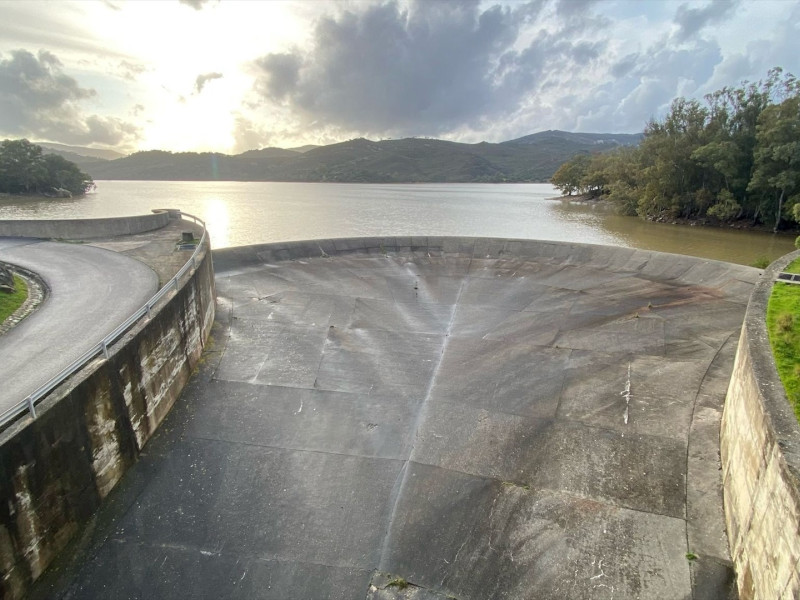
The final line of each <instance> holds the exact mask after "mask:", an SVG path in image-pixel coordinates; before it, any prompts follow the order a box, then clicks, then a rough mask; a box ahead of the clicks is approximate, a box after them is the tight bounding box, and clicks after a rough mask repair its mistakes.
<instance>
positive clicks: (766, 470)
mask: <svg viewBox="0 0 800 600" xmlns="http://www.w3.org/2000/svg"><path fill="white" fill-rule="evenodd" d="M798 257H800V252H794V253H792V254H789V255H787V256H785V257H783V258H781V259H779V260H778V261H776V262H775V263H773V264H772V265H771V266H770V267H769V269H767V270H766V272H765V273H764V275H763V276H762V278H761V280H760V281H759V283H758V284H757V285H756V288H755V289H754V291H753V294H752V296H751V298H750V303H749V304H748V307H747V314H746V316H745V322H744V325H743V327H742V335H741V338H740V340H739V349H738V351H737V355H736V362H735V365H734V370H733V375H732V377H731V383H730V387H729V388H728V395H727V398H726V401H725V409H724V412H723V417H722V428H721V433H720V450H721V456H722V478H723V489H724V498H725V520H726V524H727V528H728V540H729V542H730V550H731V556H732V558H733V561H734V565H735V567H736V572H737V578H738V584H739V595H740V598H741V599H742V600H750V599H761V598H765V599H766V598H769V599H774V598H786V599H789V598H799V597H800V425H798V422H797V419H796V418H795V415H794V413H793V411H792V408H791V406H790V405H789V402H788V400H787V398H786V394H785V392H784V389H783V385H782V384H781V381H780V378H779V377H778V373H777V371H776V369H775V363H774V360H773V357H772V351H771V349H770V345H769V338H768V335H767V328H766V309H767V303H768V301H769V296H770V293H771V291H772V283H773V281H774V279H775V276H776V275H777V273H778V272H779V271H780V270H782V269H783V268H784V267H785V266H786V265H787V264H788V263H789V262H790V261H791V260H793V259H795V258H798Z"/></svg>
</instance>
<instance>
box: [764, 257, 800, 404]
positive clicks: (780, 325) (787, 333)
mask: <svg viewBox="0 0 800 600" xmlns="http://www.w3.org/2000/svg"><path fill="white" fill-rule="evenodd" d="M798 268H800V261H795V262H794V263H793V264H792V265H790V266H789V267H787V270H788V271H790V272H797V271H798ZM767 331H768V332H769V341H770V345H771V346H772V353H773V355H774V356H775V366H776V367H777V369H778V375H780V378H781V381H782V382H783V387H784V388H785V390H786V397H787V398H788V399H789V402H791V404H792V407H793V408H794V412H795V414H796V415H797V418H798V419H800V286H798V285H794V284H791V283H781V282H777V283H775V285H774V286H773V288H772V295H771V296H770V299H769V305H768V306H767Z"/></svg>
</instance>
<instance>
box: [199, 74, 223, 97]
mask: <svg viewBox="0 0 800 600" xmlns="http://www.w3.org/2000/svg"><path fill="white" fill-rule="evenodd" d="M214 79H222V73H203V74H201V75H198V76H197V79H195V81H194V91H195V92H196V93H198V94H199V93H200V92H202V91H203V88H204V87H205V86H206V83H208V82H209V81H213V80H214Z"/></svg>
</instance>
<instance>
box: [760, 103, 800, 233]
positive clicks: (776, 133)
mask: <svg viewBox="0 0 800 600" xmlns="http://www.w3.org/2000/svg"><path fill="white" fill-rule="evenodd" d="M753 155H754V170H753V177H752V179H751V180H750V184H749V185H748V186H747V189H748V191H752V192H754V193H756V194H761V195H762V197H764V198H767V199H768V198H772V199H774V209H775V212H774V217H775V225H774V227H773V231H778V226H779V225H780V222H781V218H782V217H783V206H784V202H785V201H786V200H787V198H788V197H789V196H790V195H791V194H792V193H793V192H800V97H798V96H794V97H792V98H788V99H787V100H784V101H783V102H781V103H780V104H773V105H771V106H769V107H767V108H765V109H764V110H763V111H762V112H761V114H760V115H759V117H758V125H757V127H756V147H755V150H754V152H753ZM791 199H792V200H795V198H791Z"/></svg>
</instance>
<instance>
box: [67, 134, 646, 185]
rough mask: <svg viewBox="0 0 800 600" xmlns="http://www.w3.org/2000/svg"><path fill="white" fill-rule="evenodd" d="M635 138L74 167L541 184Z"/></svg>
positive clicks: (154, 158) (147, 155)
mask: <svg viewBox="0 0 800 600" xmlns="http://www.w3.org/2000/svg"><path fill="white" fill-rule="evenodd" d="M640 139H641V135H630V134H586V133H567V132H563V131H545V132H541V133H536V134H533V135H529V136H525V137H522V138H518V139H516V140H510V141H508V142H503V143H500V144H490V143H487V142H481V143H479V144H462V143H458V142H448V141H444V140H436V139H420V138H406V139H400V140H383V141H379V142H373V141H370V140H367V139H364V138H358V139H354V140H349V141H347V142H341V143H338V144H330V145H328V146H318V147H311V148H308V149H306V148H305V147H303V148H302V149H303V151H300V150H301V149H300V148H296V149H289V150H287V149H282V148H264V149H261V150H250V151H248V152H244V153H242V154H238V155H235V156H230V155H227V154H219V153H195V152H176V153H172V152H164V151H161V150H152V151H147V152H136V153H134V154H131V155H130V156H126V157H123V158H117V159H116V160H109V161H95V162H92V163H85V162H84V163H78V164H80V165H81V168H83V169H84V170H86V171H87V172H88V173H89V174H90V175H91V176H92V177H93V178H94V179H95V180H103V179H143V180H189V181H191V180H200V181H209V180H221V181H308V182H325V181H328V182H364V183H421V182H442V183H456V182H487V183H499V182H544V181H548V180H549V179H550V177H551V176H552V175H553V173H554V172H555V171H556V169H557V168H558V167H559V166H560V165H561V164H562V163H563V162H565V161H567V160H568V159H570V158H572V157H573V156H575V155H576V154H581V153H585V154H588V153H592V152H600V151H604V150H610V149H612V148H615V147H617V146H620V145H635V144H638V142H639V140H640Z"/></svg>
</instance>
